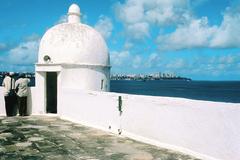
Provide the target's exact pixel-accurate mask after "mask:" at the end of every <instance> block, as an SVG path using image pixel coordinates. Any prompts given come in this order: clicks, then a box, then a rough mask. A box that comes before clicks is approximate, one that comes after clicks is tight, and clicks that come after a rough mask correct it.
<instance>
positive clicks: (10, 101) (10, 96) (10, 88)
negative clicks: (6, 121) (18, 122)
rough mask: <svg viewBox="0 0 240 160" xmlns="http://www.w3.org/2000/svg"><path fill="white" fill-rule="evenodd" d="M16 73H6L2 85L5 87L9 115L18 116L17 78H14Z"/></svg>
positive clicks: (6, 107)
mask: <svg viewBox="0 0 240 160" xmlns="http://www.w3.org/2000/svg"><path fill="white" fill-rule="evenodd" d="M13 75H14V73H13V72H9V73H7V74H6V75H5V77H4V79H3V82H2V86H3V87H4V100H5V109H6V115H7V116H16V114H17V107H16V94H15V90H14V89H15V80H14V78H13Z"/></svg>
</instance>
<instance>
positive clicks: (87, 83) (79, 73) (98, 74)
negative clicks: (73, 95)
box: [61, 66, 110, 91]
mask: <svg viewBox="0 0 240 160" xmlns="http://www.w3.org/2000/svg"><path fill="white" fill-rule="evenodd" d="M109 73H110V68H107V67H97V66H82V67H79V66H64V67H63V68H62V70H61V75H62V76H61V87H62V88H72V89H85V90H86V89H87V90H95V91H101V90H103V91H109V90H110V75H109ZM102 80H103V88H101V81H102Z"/></svg>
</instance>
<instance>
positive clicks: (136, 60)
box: [132, 55, 142, 69]
mask: <svg viewBox="0 0 240 160" xmlns="http://www.w3.org/2000/svg"><path fill="white" fill-rule="evenodd" d="M141 63H142V58H141V57H140V56H139V55H136V56H135V57H134V58H133V63H132V67H133V68H135V69H137V68H139V67H140V66H141Z"/></svg>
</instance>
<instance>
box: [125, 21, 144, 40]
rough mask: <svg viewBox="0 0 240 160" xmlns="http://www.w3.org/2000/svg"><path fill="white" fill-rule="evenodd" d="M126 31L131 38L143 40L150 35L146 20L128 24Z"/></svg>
mask: <svg viewBox="0 0 240 160" xmlns="http://www.w3.org/2000/svg"><path fill="white" fill-rule="evenodd" d="M126 33H127V35H128V36H129V38H131V39H136V40H142V39H143V38H145V37H148V36H149V25H148V23H145V22H140V23H135V24H131V25H128V26H127V27H126Z"/></svg>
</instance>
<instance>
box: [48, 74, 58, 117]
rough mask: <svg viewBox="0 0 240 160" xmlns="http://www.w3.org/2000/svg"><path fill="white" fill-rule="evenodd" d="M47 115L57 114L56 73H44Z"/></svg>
mask: <svg viewBox="0 0 240 160" xmlns="http://www.w3.org/2000/svg"><path fill="white" fill-rule="evenodd" d="M46 83H47V84H46V96H47V113H57V73H56V72H47V73H46Z"/></svg>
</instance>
